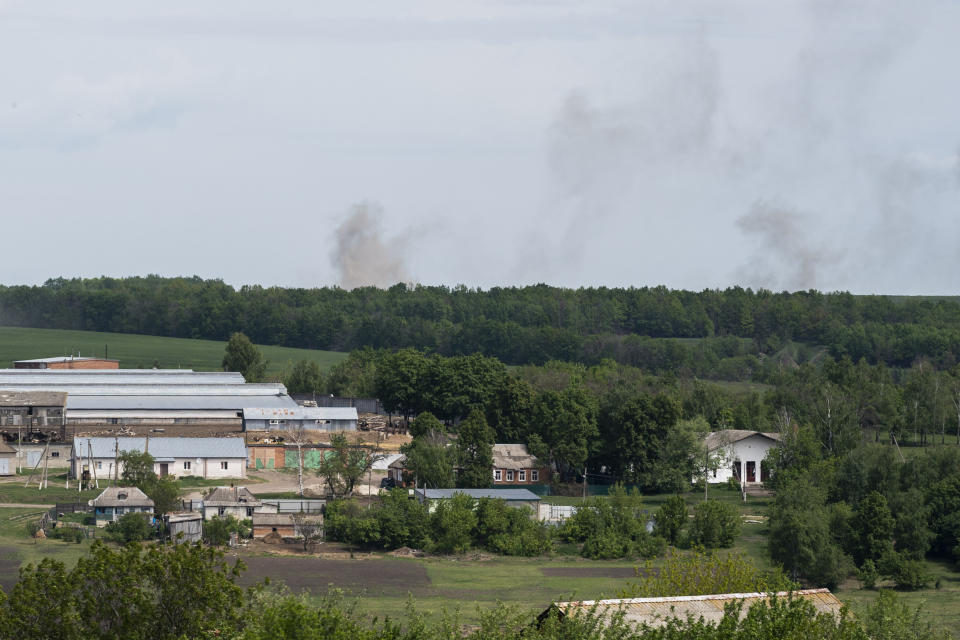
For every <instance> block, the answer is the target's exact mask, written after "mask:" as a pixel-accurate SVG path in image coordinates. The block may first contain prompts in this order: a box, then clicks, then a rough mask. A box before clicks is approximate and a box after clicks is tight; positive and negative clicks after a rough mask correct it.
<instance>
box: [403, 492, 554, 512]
mask: <svg viewBox="0 0 960 640" xmlns="http://www.w3.org/2000/svg"><path fill="white" fill-rule="evenodd" d="M457 493H462V494H464V495H467V496H470V497H471V498H473V499H474V500H479V499H480V498H499V499H500V500H503V501H504V502H506V503H507V505H508V506H510V507H529V508H530V509H532V510H533V513H534V514H536V513H537V510H538V505H539V504H540V496H538V495H537V494H535V493H533V492H532V491H530V490H529V489H415V490H414V492H413V495H414V497H415V498H416V499H417V500H418V501H419V502H420V503H426V504H427V507H428V508H429V509H430V511H433V510H434V508H435V504H436V502H437V500H448V499H450V498H452V497H453V496H454V494H457Z"/></svg>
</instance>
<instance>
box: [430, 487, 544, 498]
mask: <svg viewBox="0 0 960 640" xmlns="http://www.w3.org/2000/svg"><path fill="white" fill-rule="evenodd" d="M416 492H417V493H418V494H419V495H421V496H424V497H426V498H427V500H439V499H443V498H450V497H453V494H455V493H463V494H466V495H468V496H470V497H471V498H475V499H477V498H502V499H503V500H539V499H540V496H538V495H537V494H535V493H533V492H532V491H530V490H528V489H417V490H416Z"/></svg>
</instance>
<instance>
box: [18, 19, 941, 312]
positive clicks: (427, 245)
mask: <svg viewBox="0 0 960 640" xmlns="http://www.w3.org/2000/svg"><path fill="white" fill-rule="evenodd" d="M958 24H960V0H915V1H914V2H902V0H895V1H894V0H803V1H790V0H783V1H778V2H768V1H766V0H725V1H724V2H716V1H715V0H643V1H637V0H630V1H615V0H584V1H579V0H555V1H552V2H548V1H546V0H517V1H514V2H505V1H503V2H500V1H493V0H487V1H479V0H477V1H466V0H436V1H423V2H418V1H415V0H412V1H411V2H405V3H395V2H385V1H381V2H369V1H366V0H354V1H351V2H325V1H318V0H307V1H302V2H301V1H297V0H287V1H285V2H279V3H264V2H249V1H246V0H231V1H230V2H222V1H220V2H211V1H204V0H199V1H196V0H194V1H191V2H165V3H157V2H141V1H137V0H120V1H116V2H106V1H98V0H91V1H89V2H83V3H78V2H74V1H55V0H54V1H48V2H42V3H40V2H31V1H21V0H0V80H2V81H0V219H2V221H3V227H2V229H3V235H4V236H5V240H6V242H5V243H4V250H3V254H2V258H0V265H2V269H0V282H2V283H3V284H8V285H9V284H40V283H43V282H44V281H45V280H46V279H48V278H54V277H60V276H63V277H68V278H69V277H95V276H99V275H108V276H116V277H119V276H129V275H146V274H151V273H156V274H161V275H165V276H176V275H199V276H201V277H204V278H220V279H223V280H224V281H226V282H228V283H230V284H232V285H235V286H240V285H244V284H262V285H264V286H269V285H281V286H296V287H320V286H331V285H339V286H343V287H345V288H353V287H355V286H361V285H369V284H374V285H378V286H389V285H391V284H393V283H396V282H398V281H403V282H408V283H423V284H428V285H434V284H444V285H449V286H454V285H458V284H465V285H467V286H469V287H482V288H489V287H492V286H512V285H517V286H519V285H525V284H532V283H538V282H545V283H548V284H552V285H558V286H569V287H580V286H610V287H613V286H617V287H629V286H636V287H642V286H657V285H666V286H668V287H671V288H684V289H692V290H702V289H705V288H725V287H728V286H732V285H740V286H744V287H748V286H749V287H753V288H759V287H763V288H767V289H771V290H775V291H780V290H798V289H808V288H816V289H821V290H825V291H834V290H845V291H852V292H854V293H882V294H960V290H958V286H957V274H958V273H960V242H958V241H960V117H958V114H960V82H957V77H958V72H957V70H956V69H955V68H954V67H956V65H957V61H960V39H958V38H957V37H956V32H957V30H956V25H958Z"/></svg>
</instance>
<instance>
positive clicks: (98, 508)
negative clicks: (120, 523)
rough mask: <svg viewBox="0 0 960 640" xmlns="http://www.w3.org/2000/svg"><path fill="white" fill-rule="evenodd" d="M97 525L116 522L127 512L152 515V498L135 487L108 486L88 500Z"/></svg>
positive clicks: (101, 525)
mask: <svg viewBox="0 0 960 640" xmlns="http://www.w3.org/2000/svg"><path fill="white" fill-rule="evenodd" d="M87 504H89V505H90V506H91V507H93V513H94V518H96V522H97V526H98V527H103V526H106V525H107V523H109V522H116V521H117V520H119V519H120V518H121V517H122V516H124V515H126V514H128V513H149V514H151V519H152V517H153V515H152V514H153V500H151V499H150V498H148V497H147V494H145V493H144V492H143V491H140V489H137V488H136V487H110V488H108V489H104V491H103V493H101V494H100V495H99V496H97V497H96V498H94V499H93V500H90V501H89V502H88V503H87Z"/></svg>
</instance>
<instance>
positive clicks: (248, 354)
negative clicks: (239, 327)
mask: <svg viewBox="0 0 960 640" xmlns="http://www.w3.org/2000/svg"><path fill="white" fill-rule="evenodd" d="M222 366H223V370H224V371H238V372H240V373H242V374H243V378H244V380H246V381H247V382H260V381H261V380H263V377H264V375H265V374H266V372H267V361H266V360H264V359H263V354H262V353H260V349H258V348H257V346H256V345H255V344H253V343H252V342H250V338H248V337H247V336H246V335H244V334H243V333H240V332H239V331H238V332H236V333H234V334H233V335H231V336H230V341H229V342H227V348H226V351H225V353H224V354H223V362H222Z"/></svg>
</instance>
